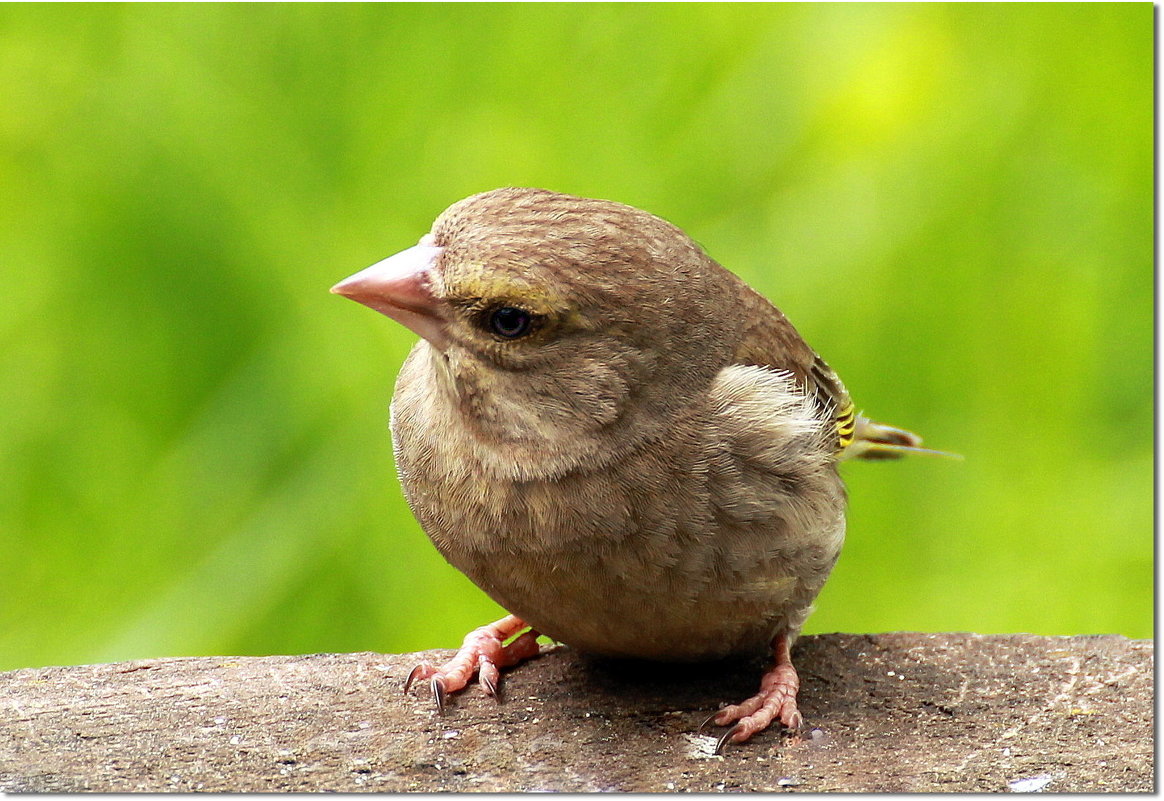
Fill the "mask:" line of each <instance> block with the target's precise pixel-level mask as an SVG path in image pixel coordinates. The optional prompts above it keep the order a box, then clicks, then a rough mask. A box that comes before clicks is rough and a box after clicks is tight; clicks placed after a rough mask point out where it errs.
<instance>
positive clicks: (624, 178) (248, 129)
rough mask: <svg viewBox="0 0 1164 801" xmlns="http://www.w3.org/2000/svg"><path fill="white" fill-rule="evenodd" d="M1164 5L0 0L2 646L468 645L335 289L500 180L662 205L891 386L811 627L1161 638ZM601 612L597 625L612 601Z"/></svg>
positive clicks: (377, 389)
mask: <svg viewBox="0 0 1164 801" xmlns="http://www.w3.org/2000/svg"><path fill="white" fill-rule="evenodd" d="M1152 24H1153V23H1152V6H1151V5H1150V4H1147V3H1140V4H1078V5H1075V4H1071V5H1055V4H1015V5H1011V4H988V5H974V4H966V5H962V4H958V5H925V4H919V5H913V4H906V5H855V6H854V5H847V4H839V5H832V4H824V5H795V4H794V5H699V4H696V5H681V6H672V5H604V4H594V5H591V4H579V5H526V4H518V5H478V4H464V5H447V6H446V5H132V4H131V5H82V6H76V5H52V4H50V5H5V6H3V7H0V185H2V186H3V187H4V191H3V192H0V210H2V211H0V213H2V214H3V221H4V222H3V225H2V226H0V270H2V276H3V286H4V291H3V293H0V409H2V410H3V411H2V415H3V417H2V420H3V424H2V425H0V458H2V462H0V463H2V464H3V470H4V474H3V480H2V481H0V537H2V539H3V549H4V558H3V560H2V561H0V588H2V589H0V667H4V668H11V667H17V666H26V665H42V664H48V663H81V662H93V661H106V660H121V659H127V658H136V657H150V656H162V655H181V654H208V653H232V654H261V653H271V652H281V653H282V652H310V651H347V650H373V649H374V650H386V651H399V650H406V649H418V648H424V647H436V646H452V645H454V644H456V643H458V642H459V639H460V636H461V635H462V634H463V633H464V631H466V630H467V629H468V628H470V627H472V626H474V625H478V624H480V623H483V622H485V621H487V620H489V619H491V618H493V617H494V616H495V615H498V614H500V612H499V610H498V609H497V608H496V607H495V606H494V605H493V604H492V603H491V602H490V601H489V600H488V599H487V598H485V596H484V595H483V594H482V593H481V592H480V591H478V590H477V589H476V588H475V587H473V586H472V585H471V584H470V583H469V582H468V581H467V580H466V579H464V578H463V577H461V576H460V575H459V574H457V573H456V572H455V571H454V570H453V569H452V568H450V567H449V566H448V565H446V564H445V563H444V561H443V560H442V559H441V557H440V556H439V555H438V554H437V552H436V551H435V550H434V549H433V548H432V546H431V545H430V544H429V543H428V541H427V539H426V538H425V536H424V535H423V533H422V532H421V531H420V529H419V527H418V526H417V524H416V523H415V522H414V521H413V519H412V517H411V515H410V514H409V512H408V510H407V508H406V507H405V505H404V502H403V500H402V496H401V493H400V489H399V487H398V485H397V481H396V477H395V473H394V469H393V465H392V456H391V446H390V441H389V436H388V431H387V427H386V417H387V404H388V401H389V398H390V394H391V387H392V383H393V380H394V377H395V373H396V371H397V369H398V368H399V365H400V363H401V360H402V359H403V358H404V355H405V353H406V352H407V350H408V348H409V347H410V345H411V342H412V341H413V336H412V335H411V334H410V333H409V332H407V331H405V330H403V329H402V328H401V327H399V326H397V325H395V324H393V323H391V321H389V320H387V319H385V318H382V317H379V316H378V315H374V314H373V313H371V312H369V311H368V310H366V309H363V308H361V307H358V306H356V305H354V304H352V303H349V302H346V301H342V300H341V299H338V298H336V297H333V296H330V295H329V294H328V292H327V289H328V287H329V286H330V285H331V284H332V283H333V282H335V281H336V280H338V279H339V278H342V277H344V276H345V275H348V274H349V273H351V272H354V271H355V270H357V269H359V268H362V267H364V266H366V265H367V264H370V263H372V262H373V261H376V260H378V259H380V258H382V257H383V256H385V255H388V254H389V253H392V252H394V251H395V250H398V249H400V248H402V247H405V246H408V245H410V244H412V243H414V242H415V241H416V239H417V238H418V237H419V236H420V235H421V234H422V233H424V232H425V231H426V230H427V227H428V225H429V223H430V222H431V220H432V219H433V218H434V217H435V216H436V214H437V213H439V212H440V211H441V209H443V208H444V207H445V206H446V205H448V204H449V203H451V202H452V201H454V200H457V199H459V198H461V197H463V196H465V195H468V194H470V193H473V192H477V191H482V190H485V189H490V188H493V187H497V186H503V185H536V186H546V187H549V188H553V189H557V190H560V191H567V192H573V193H577V194H583V195H590V196H596V197H605V198H611V199H616V200H620V201H623V202H626V203H631V204H633V205H637V206H641V207H643V208H646V209H648V210H650V211H653V212H655V213H657V214H660V215H661V216H663V217H666V218H667V219H670V220H672V221H673V222H675V223H677V224H679V225H680V226H681V227H683V228H685V229H686V230H687V231H689V232H690V233H691V234H692V235H693V236H694V237H695V238H696V239H697V240H699V241H700V242H701V243H702V244H703V245H704V246H705V247H707V248H708V250H709V251H710V252H711V254H712V255H713V256H714V257H715V258H717V259H718V260H719V261H720V262H722V263H723V264H725V265H727V266H728V267H730V268H731V269H733V270H735V271H737V272H738V273H740V274H741V275H742V276H743V277H744V278H745V279H746V280H748V281H749V282H751V283H753V284H754V285H755V286H757V287H758V288H759V289H761V291H763V292H764V293H765V294H767V295H768V296H769V297H770V298H772V299H774V300H775V301H776V302H777V303H778V304H779V305H780V306H781V307H782V308H783V309H784V311H785V312H786V313H787V314H788V315H789V317H790V318H791V319H792V320H793V321H794V322H795V323H796V324H797V326H798V327H799V328H800V330H801V332H802V333H803V334H804V335H805V336H806V337H807V338H808V339H809V341H810V342H812V343H813V345H814V346H815V347H816V348H817V349H818V350H819V351H820V352H821V353H823V354H824V355H825V356H826V358H828V359H829V361H830V362H831V363H832V364H833V366H834V367H835V368H837V370H838V371H839V372H840V374H841V375H842V376H843V377H844V379H845V381H846V383H847V384H848V385H849V388H850V390H851V391H852V392H853V394H854V396H855V398H856V400H857V402H858V404H859V405H860V406H861V407H862V408H864V409H865V410H866V411H867V412H869V413H870V414H872V415H875V416H876V417H877V418H879V419H882V420H885V421H887V422H892V423H897V424H900V425H904V426H907V427H909V428H912V429H914V430H917V431H919V432H922V433H923V434H924V435H925V436H926V441H927V443H929V444H932V445H933V446H935V447H941V448H947V449H950V450H955V451H958V452H960V453H962V454H964V455H965V456H966V459H965V461H963V462H952V461H951V462H947V461H940V460H932V459H914V460H911V461H909V462H907V463H894V464H853V465H847V466H846V467H845V473H846V476H847V478H848V480H849V486H850V491H851V497H852V505H851V514H850V525H849V543H848V545H847V549H846V551H845V554H844V555H843V557H842V559H841V561H840V564H839V565H838V568H837V570H836V573H835V574H834V577H833V579H832V581H831V582H830V584H829V585H828V586H827V588H826V589H825V591H824V593H823V594H822V596H821V598H820V600H819V602H818V610H819V611H818V612H817V614H816V615H815V616H814V617H813V618H812V619H811V620H810V623H809V628H808V630H809V631H829V630H846V631H880V630H892V629H914V630H973V631H979V632H1014V631H1033V632H1041V633H1053V634H1073V633H1086V632H1119V633H1123V634H1127V635H1130V636H1136V637H1146V636H1150V635H1151V632H1152V627H1153V617H1152V614H1153V613H1152V586H1153V585H1152V554H1153V250H1152V248H1153V183H1152V172H1153V139H1152V136H1153V131H1152V126H1153V116H1152V115H1153V111H1152V87H1153V85H1152V72H1153V62H1152V58H1153V55H1152V47H1153V41H1152V39H1153V32H1152ZM595 614H602V610H600V609H597V610H595Z"/></svg>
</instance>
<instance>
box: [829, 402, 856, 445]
mask: <svg viewBox="0 0 1164 801" xmlns="http://www.w3.org/2000/svg"><path fill="white" fill-rule="evenodd" d="M833 425H835V426H836V427H837V453H840V452H841V451H843V450H845V449H846V448H848V447H849V446H850V445H852V444H853V440H854V439H855V438H856V436H857V410H856V408H855V407H854V406H853V404H852V402H849V403H846V404H845V407H844V408H843V409H841V412H840V414H838V415H837V416H836V417H835V418H833Z"/></svg>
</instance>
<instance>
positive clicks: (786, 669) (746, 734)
mask: <svg viewBox="0 0 1164 801" xmlns="http://www.w3.org/2000/svg"><path fill="white" fill-rule="evenodd" d="M772 645H773V650H774V651H775V652H776V663H775V664H774V665H773V666H772V667H771V668H770V669H769V670H768V672H766V673H765V674H764V677H763V678H762V679H761V680H760V692H758V693H756V694H755V695H753V696H752V697H751V698H749V699H748V700H746V701H744V702H743V703H741V704H732V705H731V706H726V707H724V708H723V709H721V710H719V711H718V712H716V713H715V714H714V715H712V716H711V717H710V718H708V719H707V721H705V723H704V725H706V724H707V723H715V725H717V726H727V725H731V728H730V729H728V730H727V731H726V732H724V733H723V736H721V737H720V738H719V742H717V743H716V744H715V753H717V754H719V753H721V752H722V751H723V748H724V746H725V745H727V744H728V743H729V742H732V743H742V742H744V741H745V740H748V739H750V738H751V737H752V735H754V734H756V733H757V732H761V731H763V730H764V729H766V728H768V727H769V726H770V725H771V724H772V721H774V720H775V721H778V722H779V723H780V725H782V726H784V727H785V728H787V729H791V730H793V731H796V730H798V729H800V727H801V726H803V725H804V718H802V717H801V715H800V710H799V709H797V707H796V693H797V691H798V690H799V689H800V677H799V676H797V675H796V668H795V667H793V665H792V656H791V653H790V646H791V638H790V637H789V636H788V635H787V634H781V635H779V636H777V637H776V639H775V640H774V641H773V644H772Z"/></svg>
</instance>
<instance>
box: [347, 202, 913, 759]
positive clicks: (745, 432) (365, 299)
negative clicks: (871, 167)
mask: <svg viewBox="0 0 1164 801" xmlns="http://www.w3.org/2000/svg"><path fill="white" fill-rule="evenodd" d="M332 291H333V292H336V293H338V294H340V295H344V296H345V297H349V298H351V299H353V300H356V301H359V302H360V303H363V304H365V305H367V306H370V307H371V308H373V309H375V310H376V311H379V312H382V313H384V314H386V315H388V316H389V317H391V318H393V319H394V320H397V321H398V322H401V323H403V324H404V325H406V326H408V327H409V328H411V329H412V330H413V331H415V332H416V333H417V334H419V335H420V336H421V337H423V339H421V340H420V341H419V342H418V343H417V344H416V346H415V347H414V348H413V349H412V352H411V353H410V354H409V355H408V358H407V360H406V361H405V363H404V366H403V368H402V369H401V371H400V376H399V378H398V380H397V383H396V391H395V396H394V399H393V401H392V410H391V423H392V441H393V445H394V449H395V454H396V463H397V467H398V470H399V474H400V479H401V481H402V483H403V486H404V492H405V495H406V497H407V499H408V503H409V505H410V506H411V508H412V511H413V513H414V514H415V515H416V517H417V518H418V519H419V520H420V523H421V525H422V526H423V527H424V530H425V531H426V532H427V533H428V535H429V537H430V538H431V539H432V541H433V543H434V544H435V545H436V547H437V548H438V549H439V550H440V552H441V553H442V554H443V555H444V556H445V558H446V559H448V560H449V562H451V563H452V564H453V565H454V566H455V567H456V568H457V569H459V570H460V571H461V572H463V573H464V574H465V575H467V576H468V577H469V578H470V579H472V580H473V581H474V582H475V583H476V584H477V585H478V586H479V587H481V588H482V589H483V590H485V592H486V593H488V594H489V595H490V596H491V597H492V598H493V599H494V600H495V601H497V603H499V604H501V606H503V607H505V609H507V610H509V611H510V612H512V614H511V615H510V616H509V617H506V618H504V619H502V620H500V621H498V622H496V623H494V624H492V625H490V626H485V627H483V628H480V629H477V630H476V631H474V632H472V633H471V634H470V635H469V636H468V637H466V638H465V643H464V645H463V647H462V648H461V650H460V651H459V652H458V653H457V655H456V656H455V657H454V658H453V659H452V660H451V661H450V662H448V663H447V664H445V665H444V666H442V667H439V668H437V667H434V666H432V665H428V664H422V665H419V666H417V668H416V670H414V671H413V673H412V675H411V676H410V677H409V680H408V683H409V684H411V682H412V681H413V680H415V679H430V680H431V687H432V689H433V693H434V695H435V697H436V700H437V705H438V707H440V706H443V702H444V698H445V696H446V694H447V693H451V692H455V691H457V690H460V689H462V688H463V687H465V686H466V684H467V682H468V681H469V680H471V679H472V677H473V675H474V673H476V674H477V675H478V676H479V682H480V684H481V686H482V687H483V688H484V689H485V691H486V692H487V693H488V694H490V695H495V694H496V692H497V683H498V679H499V669H500V668H503V667H507V666H511V665H514V664H517V663H518V662H520V661H522V660H523V659H526V658H528V657H530V656H533V655H535V654H536V653H538V645H537V642H536V640H537V636H538V633H539V632H540V633H542V634H545V635H547V636H549V637H551V638H553V639H555V640H558V641H560V642H564V643H566V644H568V645H570V646H572V647H574V648H577V649H579V650H582V651H589V652H593V653H597V654H606V655H610V656H615V657H634V658H642V659H651V660H663V661H693V660H710V659H717V658H720V657H724V656H727V655H730V654H747V653H756V652H759V651H761V650H763V649H771V650H772V652H773V654H774V657H775V663H774V665H773V666H772V668H771V669H770V670H769V671H768V672H767V673H766V674H765V675H764V677H763V680H762V682H761V685H760V690H759V692H758V693H757V694H756V695H754V696H753V697H752V698H749V699H747V700H746V701H744V702H743V703H741V704H738V705H734V706H729V707H727V708H724V709H722V710H720V711H719V712H718V713H717V714H716V715H714V716H713V720H714V721H715V723H716V724H717V725H721V726H726V725H729V724H732V727H731V729H729V730H728V731H727V732H726V733H725V734H724V736H723V737H722V738H721V739H720V742H719V746H718V747H722V746H723V744H724V743H725V742H727V741H728V740H729V739H730V740H731V741H734V742H742V741H744V740H747V739H748V738H749V737H751V736H752V735H753V734H755V733H756V732H758V731H761V730H763V729H765V728H766V727H768V726H769V724H770V723H771V722H772V721H773V720H777V721H779V722H780V723H781V724H783V725H784V726H786V727H789V728H794V729H795V728H798V727H799V726H800V725H801V723H802V721H801V716H800V713H799V711H798V710H797V706H796V693H797V690H798V687H799V679H798V678H797V674H796V670H795V668H794V667H793V665H792V660H791V656H790V648H791V645H792V642H793V640H794V639H795V637H796V636H797V634H798V633H799V631H800V628H801V626H802V624H803V623H804V621H805V618H806V617H807V616H808V614H809V612H810V611H811V610H812V602H813V599H814V598H815V597H816V595H817V593H818V592H820V589H821V587H822V586H823V585H824V582H825V579H826V578H827V577H828V575H829V572H830V571H831V570H832V567H833V564H834V563H835V562H836V560H837V555H838V554H839V552H840V549H841V542H842V540H843V539H844V532H845V517H844V513H845V490H844V486H843V484H842V482H841V479H840V477H839V476H838V474H837V463H838V461H840V460H842V459H845V458H851V457H861V458H866V459H868V458H887V457H895V456H898V455H900V454H902V453H904V452H907V451H911V450H921V449H919V448H918V445H919V443H920V440H919V439H918V437H916V436H915V435H914V434H912V433H910V432H908V431H903V430H900V429H897V428H892V427H889V426H884V425H880V424H878V423H874V422H872V421H870V420H868V419H866V418H864V417H860V416H857V415H856V414H855V411H854V407H853V404H852V402H851V401H850V400H849V395H848V393H847V392H846V391H845V388H844V386H843V385H842V384H841V381H840V379H838V378H837V376H836V374H835V373H834V372H833V371H832V370H831V369H830V368H829V366H828V365H827V364H825V362H824V361H823V360H822V359H821V358H820V356H818V355H817V354H816V353H815V352H814V351H813V350H812V348H810V347H809V346H808V345H807V344H806V343H805V341H804V340H803V339H801V337H800V335H799V334H798V333H797V332H796V330H795V329H794V328H793V327H792V324H791V323H789V322H788V320H787V319H786V318H785V317H784V315H783V314H781V313H780V311H778V310H777V309H776V308H775V307H774V306H773V305H772V304H771V303H769V302H768V301H767V300H765V299H764V298H763V297H761V296H760V295H759V294H757V293H756V292H754V291H753V290H752V289H750V288H749V287H748V286H747V285H746V284H744V282H743V281H741V280H740V279H739V278H737V277H736V276H735V275H733V274H732V273H730V272H728V271H727V270H725V269H724V268H723V267H721V266H720V265H719V264H717V263H716V262H715V261H713V260H712V259H711V258H710V257H708V256H707V255H706V254H705V253H704V252H703V250H701V249H700V247H699V246H698V245H696V244H695V242H693V241H692V240H691V239H690V238H689V237H688V236H686V235H685V234H684V233H683V232H682V231H681V230H680V229H678V228H676V227H675V226H674V225H671V224H670V223H668V222H665V221H664V220H662V219H660V218H658V217H655V216H653V215H651V214H648V213H647V212H645V211H641V210H639V209H636V208H632V207H630V206H625V205H622V204H619V203H613V202H610V201H606V200H589V199H586V198H581V197H574V196H571V195H564V194H558V193H555V192H550V191H546V190H543V189H517V188H508V189H498V190H495V191H492V192H485V193H483V194H479V195H474V196H472V197H469V198H466V199H465V200H462V201H460V202H458V203H455V204H453V205H452V206H450V207H449V208H448V209H447V210H445V212H444V213H443V214H441V215H440V217H438V218H437V220H436V222H435V223H434V224H433V227H432V230H431V231H430V232H429V233H428V234H426V235H425V236H424V237H423V238H422V239H421V240H420V244H418V245H416V246H414V247H411V248H408V249H407V250H404V251H402V252H401V253H398V254H396V255H395V256H392V257H390V258H388V259H386V260H384V261H382V262H379V263H378V264H375V265H373V266H372V267H369V268H368V269H366V270H364V271H362V272H359V273H356V274H355V275H353V276H351V277H350V278H348V279H346V280H344V281H342V282H341V283H339V284H337V285H336V286H335V287H333V288H332ZM523 630H524V633H521V632H523ZM519 633H521V634H520V636H517V637H516V638H515V639H512V640H511V638H514V636H515V635H518V634H519ZM507 641H508V642H507Z"/></svg>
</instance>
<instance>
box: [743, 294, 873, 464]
mask: <svg viewBox="0 0 1164 801" xmlns="http://www.w3.org/2000/svg"><path fill="white" fill-rule="evenodd" d="M740 287H741V288H742V290H743V292H742V297H741V302H742V309H741V312H742V315H743V319H744V326H743V336H742V338H741V340H740V342H739V344H738V345H737V347H736V352H735V362H736V364H741V365H757V366H760V367H773V368H776V369H777V370H785V371H787V372H789V373H791V374H792V375H793V376H794V377H795V379H796V380H797V382H798V383H799V384H800V385H801V386H802V387H803V388H804V391H805V394H807V395H808V396H809V397H811V398H812V399H813V401H814V403H815V405H816V408H817V411H818V413H819V414H820V415H821V416H822V417H828V418H829V419H830V420H831V421H832V423H833V425H834V426H835V428H836V435H837V450H838V452H839V451H843V450H844V449H845V448H847V447H848V446H849V445H850V444H851V443H852V442H853V437H854V434H855V430H856V417H857V415H856V410H855V409H854V407H853V401H852V400H851V399H850V398H849V393H848V390H846V389H845V385H844V384H843V383H841V379H840V378H838V377H837V374H836V373H835V372H834V371H833V368H831V367H829V365H828V363H827V362H825V360H824V359H822V358H821V357H820V354H818V353H817V352H816V351H814V350H813V349H812V348H811V347H809V344H808V343H807V342H805V341H804V338H803V337H801V336H800V334H799V333H798V332H797V331H796V329H795V328H794V327H793V325H792V323H790V322H789V321H788V318H787V317H785V316H784V314H783V313H782V312H781V311H780V310H779V309H777V308H776V307H775V306H773V305H772V304H771V303H770V302H769V301H768V299H767V298H765V297H764V296H763V295H760V294H759V293H757V292H755V291H754V290H752V289H751V288H749V287H747V286H746V285H745V284H744V283H743V282H742V281H741V282H740Z"/></svg>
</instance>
